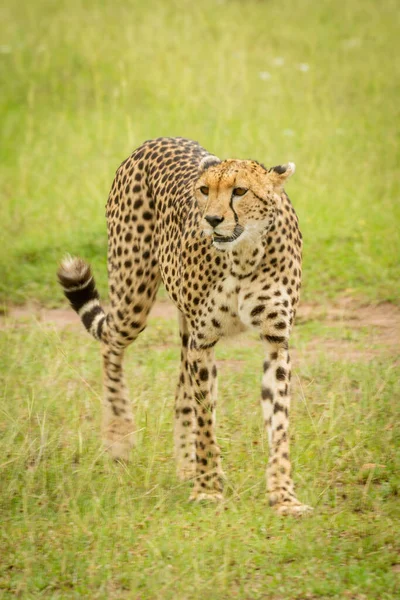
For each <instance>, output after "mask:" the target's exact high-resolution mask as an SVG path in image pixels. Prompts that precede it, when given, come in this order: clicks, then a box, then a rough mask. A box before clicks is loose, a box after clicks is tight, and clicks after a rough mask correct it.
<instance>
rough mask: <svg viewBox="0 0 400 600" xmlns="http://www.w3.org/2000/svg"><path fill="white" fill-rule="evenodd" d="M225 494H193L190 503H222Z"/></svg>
mask: <svg viewBox="0 0 400 600" xmlns="http://www.w3.org/2000/svg"><path fill="white" fill-rule="evenodd" d="M223 499H224V496H223V494H221V493H220V492H209V493H207V492H200V493H199V492H193V493H192V495H191V496H190V498H189V502H214V503H216V502H222V500H223Z"/></svg>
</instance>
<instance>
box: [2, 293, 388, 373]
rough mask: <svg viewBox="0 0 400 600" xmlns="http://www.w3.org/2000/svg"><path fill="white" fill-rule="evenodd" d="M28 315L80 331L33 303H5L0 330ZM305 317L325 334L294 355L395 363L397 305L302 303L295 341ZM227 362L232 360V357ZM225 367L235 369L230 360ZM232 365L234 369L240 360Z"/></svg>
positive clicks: (165, 310) (165, 309) (71, 318)
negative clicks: (390, 358) (7, 305)
mask: <svg viewBox="0 0 400 600" xmlns="http://www.w3.org/2000/svg"><path fill="white" fill-rule="evenodd" d="M151 317H153V318H160V319H176V317H177V310H176V308H175V307H174V305H173V304H172V303H170V302H169V301H167V300H160V301H157V302H156V303H155V305H154V306H153V309H152V311H151ZM32 320H34V321H36V322H39V323H41V324H49V326H53V327H54V326H55V327H57V328H60V329H62V328H79V329H80V330H81V331H82V334H84V329H83V327H82V325H81V324H80V321H79V318H78V317H77V315H76V314H75V313H74V312H73V311H72V310H71V309H68V308H55V309H48V308H43V307H41V306H39V305H36V304H30V305H25V306H18V307H10V308H9V309H8V310H7V311H6V313H5V314H4V315H2V316H1V317H0V329H5V328H10V327H11V328H12V327H20V326H23V325H26V323H27V321H28V322H32ZM310 322H316V323H319V324H323V325H325V326H326V327H327V328H326V331H327V333H323V334H322V335H319V334H318V335H316V336H315V338H312V339H311V340H309V341H308V342H307V343H306V344H301V352H300V351H299V350H297V349H296V348H294V349H293V350H292V354H293V358H294V359H295V360H296V359H299V360H300V361H302V360H303V359H304V360H310V359H312V358H315V357H317V356H319V355H324V356H325V357H326V358H327V359H329V360H330V359H332V360H347V361H351V362H356V361H360V360H363V361H369V360H373V359H374V358H376V357H377V356H379V355H392V356H393V357H394V358H395V361H396V362H398V361H397V360H396V359H398V358H399V357H400V307H398V306H396V305H394V304H391V303H389V302H382V303H379V304H363V303H360V302H356V301H355V300H354V299H350V298H339V299H336V300H335V301H333V302H332V303H330V304H305V303H303V304H301V305H300V308H299V311H298V315H297V324H296V331H297V339H298V340H301V328H302V326H303V325H305V324H310ZM357 331H358V332H362V336H361V337H359V336H357V335H351V333H352V332H354V333H356V332H357ZM329 332H330V333H329ZM353 338H355V339H353ZM360 340H361V341H360ZM228 343H240V345H246V346H251V345H253V344H255V343H256V341H255V340H254V339H252V338H249V337H248V336H246V334H242V335H241V336H240V342H238V340H237V339H236V340H235V339H234V340H232V342H230V341H229V342H228ZM230 362H235V364H236V361H230ZM237 362H238V363H241V361H237ZM230 366H231V367H233V368H234V365H230ZM236 367H237V368H239V367H240V364H238V365H236Z"/></svg>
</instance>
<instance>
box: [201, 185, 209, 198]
mask: <svg viewBox="0 0 400 600" xmlns="http://www.w3.org/2000/svg"><path fill="white" fill-rule="evenodd" d="M200 191H201V193H202V194H203V195H204V196H208V187H207V186H206V185H202V186H201V188H200Z"/></svg>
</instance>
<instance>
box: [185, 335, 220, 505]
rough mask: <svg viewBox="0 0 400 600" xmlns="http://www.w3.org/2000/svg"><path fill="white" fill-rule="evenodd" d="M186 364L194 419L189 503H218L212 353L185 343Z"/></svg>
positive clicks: (215, 375) (217, 464) (191, 343)
mask: <svg viewBox="0 0 400 600" xmlns="http://www.w3.org/2000/svg"><path fill="white" fill-rule="evenodd" d="M188 363H189V372H190V384H191V397H192V399H193V404H192V406H193V408H194V418H195V451H196V476H195V479H194V485H193V490H192V494H191V496H190V500H195V501H200V500H212V501H218V500H222V497H223V495H222V492H223V485H222V478H223V471H222V468H221V456H220V455H221V452H220V449H219V446H218V444H217V440H216V435H215V410H216V391H217V387H216V385H217V384H216V377H217V371H216V368H215V365H214V350H213V349H212V348H197V347H196V345H195V343H194V340H193V339H191V340H189V349H188Z"/></svg>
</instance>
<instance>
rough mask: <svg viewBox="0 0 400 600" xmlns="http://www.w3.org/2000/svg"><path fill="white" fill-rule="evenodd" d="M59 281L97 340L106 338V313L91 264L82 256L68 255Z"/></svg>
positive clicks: (62, 266)
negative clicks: (101, 303)
mask: <svg viewBox="0 0 400 600" xmlns="http://www.w3.org/2000/svg"><path fill="white" fill-rule="evenodd" d="M57 276H58V281H59V283H60V285H61V287H62V288H63V290H64V294H65V295H66V297H67V298H68V300H69V303H70V304H71V306H72V308H73V309H74V310H75V311H76V312H77V313H78V315H79V316H80V318H81V321H82V323H83V324H84V326H85V327H86V329H87V331H88V332H89V333H90V334H92V336H93V337H94V338H95V339H96V340H101V339H103V338H104V334H105V331H104V330H105V325H106V314H105V312H104V310H103V309H102V308H101V306H100V300H99V293H98V291H97V290H96V284H95V281H94V277H93V274H92V270H91V268H90V266H89V265H88V264H87V263H86V262H85V261H84V260H82V259H81V258H75V257H71V256H66V257H65V258H64V259H63V260H62V261H61V264H60V266H59V268H58V271H57Z"/></svg>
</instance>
